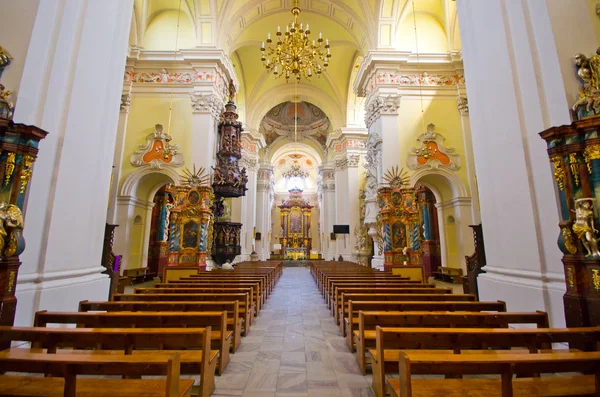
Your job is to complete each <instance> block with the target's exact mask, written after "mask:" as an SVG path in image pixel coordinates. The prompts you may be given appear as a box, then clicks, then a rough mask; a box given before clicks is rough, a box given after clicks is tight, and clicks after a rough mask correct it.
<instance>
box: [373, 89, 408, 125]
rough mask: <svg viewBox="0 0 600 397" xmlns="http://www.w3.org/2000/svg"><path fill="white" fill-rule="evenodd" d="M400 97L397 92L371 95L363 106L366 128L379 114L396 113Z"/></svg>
mask: <svg viewBox="0 0 600 397" xmlns="http://www.w3.org/2000/svg"><path fill="white" fill-rule="evenodd" d="M401 99H402V97H401V96H400V95H397V94H390V95H378V96H376V97H373V98H372V99H371V100H370V101H369V102H368V103H367V104H366V106H365V110H366V111H365V124H366V125H367V128H371V125H372V124H373V123H374V122H375V121H376V120H377V119H378V118H379V117H381V115H386V114H387V115H397V114H398V110H399V109H400V100H401Z"/></svg>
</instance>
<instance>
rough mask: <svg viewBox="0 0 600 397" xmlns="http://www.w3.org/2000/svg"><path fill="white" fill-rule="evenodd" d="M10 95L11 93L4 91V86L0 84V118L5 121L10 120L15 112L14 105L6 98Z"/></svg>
mask: <svg viewBox="0 0 600 397" xmlns="http://www.w3.org/2000/svg"><path fill="white" fill-rule="evenodd" d="M0 72H1V70H0ZM11 94H12V91H10V90H6V89H5V88H4V85H2V84H0V117H3V118H5V119H12V116H13V113H14V111H15V105H14V103H13V102H12V101H11V100H10V99H8V97H9V96H10V95H11Z"/></svg>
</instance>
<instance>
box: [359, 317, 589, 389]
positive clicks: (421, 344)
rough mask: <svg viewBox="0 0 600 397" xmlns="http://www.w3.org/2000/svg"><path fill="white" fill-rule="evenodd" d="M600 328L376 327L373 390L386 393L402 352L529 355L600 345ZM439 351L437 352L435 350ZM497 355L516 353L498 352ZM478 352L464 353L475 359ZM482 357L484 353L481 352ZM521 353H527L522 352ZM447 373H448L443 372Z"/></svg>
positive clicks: (373, 352) (373, 354)
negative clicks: (561, 347) (518, 350)
mask: <svg viewBox="0 0 600 397" xmlns="http://www.w3.org/2000/svg"><path fill="white" fill-rule="evenodd" d="M598 341H600V327H590V328H564V329H563V328H520V329H513V328H382V327H380V326H377V328H376V348H375V349H369V354H370V356H371V368H372V369H373V391H374V392H375V395H376V396H377V397H383V396H384V395H385V394H384V393H385V390H384V388H385V385H386V383H385V374H386V373H390V372H394V371H396V370H397V365H398V362H399V357H400V352H402V351H406V350H408V351H410V350H415V349H418V350H421V349H438V350H440V351H437V354H445V353H450V354H460V353H461V352H462V351H463V350H475V351H477V350H488V348H489V347H492V348H494V349H511V348H525V349H527V350H526V352H528V353H538V352H539V351H540V350H541V349H544V350H548V349H551V348H552V343H586V344H592V345H594V346H595V345H597V343H598ZM434 352H435V351H434ZM494 352H495V354H496V355H498V354H506V353H507V352H510V353H514V352H515V351H514V350H494ZM475 354H478V353H469V352H467V353H464V356H473V355H475ZM479 354H480V353H479ZM519 354H523V353H522V352H521V353H519ZM526 372H527V373H531V372H532V371H530V370H529V369H528V370H527V371H526ZM442 373H446V372H442Z"/></svg>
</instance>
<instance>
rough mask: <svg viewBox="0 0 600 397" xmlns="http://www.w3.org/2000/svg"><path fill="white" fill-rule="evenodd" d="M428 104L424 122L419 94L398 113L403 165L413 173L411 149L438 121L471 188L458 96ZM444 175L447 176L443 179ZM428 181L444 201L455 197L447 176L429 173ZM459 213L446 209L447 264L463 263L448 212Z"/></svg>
mask: <svg viewBox="0 0 600 397" xmlns="http://www.w3.org/2000/svg"><path fill="white" fill-rule="evenodd" d="M423 108H424V123H423V121H422V118H421V101H420V99H419V98H410V97H406V96H405V97H403V98H402V106H401V111H400V114H399V117H398V134H399V135H400V150H399V157H400V164H399V165H400V166H401V167H404V168H405V169H406V170H407V171H409V175H411V174H412V173H413V171H410V170H408V168H407V166H406V161H407V159H408V153H409V151H410V150H411V148H413V147H418V143H417V141H416V139H417V137H418V136H419V135H421V134H422V133H424V132H425V130H424V126H425V127H426V126H427V125H428V124H429V123H433V124H435V131H436V132H437V133H438V134H441V135H442V136H443V137H444V138H446V140H445V141H444V146H445V147H446V148H454V149H455V153H457V154H459V155H460V159H461V168H460V169H459V170H458V171H455V173H456V174H457V175H458V176H459V177H460V179H461V180H462V182H463V184H464V185H465V186H466V187H467V194H470V193H468V192H469V190H470V189H469V184H468V178H467V169H466V159H465V149H464V141H463V135H462V124H461V120H460V114H459V112H458V110H457V109H456V99H454V98H448V99H434V100H432V99H427V98H424V99H423ZM442 178H443V179H442ZM426 182H427V183H428V184H430V185H433V187H434V188H436V190H437V191H438V192H439V193H440V195H441V196H442V197H441V199H442V202H445V201H448V200H450V199H452V198H453V192H452V190H451V187H450V185H449V183H448V181H447V179H446V178H444V177H428V178H427V181H426ZM450 215H451V216H455V215H454V210H453V209H452V208H449V209H445V210H444V211H443V221H444V228H445V230H444V235H443V236H440V238H444V239H445V243H446V258H447V265H448V266H450V267H460V266H461V265H460V258H459V257H458V252H459V251H458V239H457V235H456V233H457V225H456V224H450V223H449V222H448V216H450Z"/></svg>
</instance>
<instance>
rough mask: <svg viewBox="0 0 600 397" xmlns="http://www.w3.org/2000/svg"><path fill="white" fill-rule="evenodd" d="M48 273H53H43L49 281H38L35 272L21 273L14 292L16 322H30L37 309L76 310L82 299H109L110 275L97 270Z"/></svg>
mask: <svg viewBox="0 0 600 397" xmlns="http://www.w3.org/2000/svg"><path fill="white" fill-rule="evenodd" d="M94 269H98V268H94ZM94 269H92V270H94ZM100 269H102V268H100ZM60 273H63V272H60ZM56 274H59V273H58V272H57V273H56ZM50 277H52V276H46V277H45V279H46V280H48V281H42V282H38V278H39V277H37V275H30V274H24V275H22V276H21V280H19V281H21V282H20V283H18V284H17V292H16V296H17V299H18V302H19V304H18V305H17V315H16V318H15V326H24V327H30V326H32V325H33V317H34V315H35V313H36V312H37V311H39V310H53V311H65V312H76V311H77V310H78V308H79V302H80V301H82V300H86V299H87V300H100V301H105V300H107V299H108V294H109V289H110V278H109V277H108V275H106V274H101V273H100V272H99V271H98V272H94V273H93V274H87V275H80V276H75V277H64V278H57V277H56V276H55V278H54V279H50ZM49 279H50V280H49Z"/></svg>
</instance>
